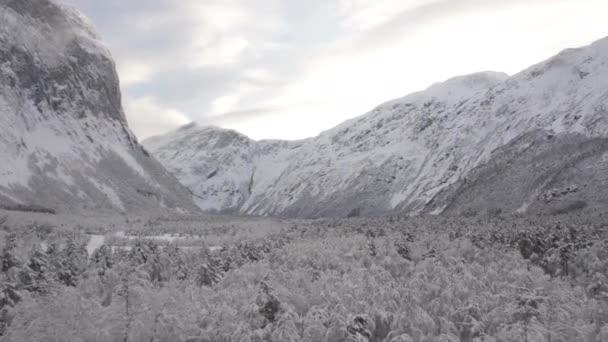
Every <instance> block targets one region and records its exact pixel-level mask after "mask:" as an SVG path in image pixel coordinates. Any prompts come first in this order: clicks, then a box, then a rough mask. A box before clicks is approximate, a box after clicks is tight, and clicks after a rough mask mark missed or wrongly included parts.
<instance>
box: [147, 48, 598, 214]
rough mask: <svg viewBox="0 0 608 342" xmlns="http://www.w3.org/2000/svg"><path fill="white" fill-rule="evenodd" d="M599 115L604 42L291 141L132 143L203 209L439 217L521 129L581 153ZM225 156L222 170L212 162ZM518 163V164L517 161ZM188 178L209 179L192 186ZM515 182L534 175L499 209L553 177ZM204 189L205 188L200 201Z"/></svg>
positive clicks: (192, 133)
mask: <svg viewBox="0 0 608 342" xmlns="http://www.w3.org/2000/svg"><path fill="white" fill-rule="evenodd" d="M607 110H608V40H607V39H604V40H601V41H598V42H596V43H594V44H593V45H591V46H588V47H585V48H581V49H571V50H566V51H564V52H562V53H560V54H559V55H557V56H555V57H553V58H551V59H549V60H547V61H545V62H543V63H540V64H538V65H535V66H533V67H531V68H529V69H527V70H525V71H523V72H521V73H519V74H517V75H514V76H512V77H507V76H506V75H503V74H498V73H487V72H486V73H479V74H474V75H469V76H464V77H457V78H454V79H451V80H448V81H446V82H444V83H440V84H436V85H434V86H432V87H430V88H429V89H427V90H425V91H422V92H419V93H415V94H411V95H408V96H406V97H404V98H401V99H398V100H394V101H391V102H388V103H386V104H383V105H381V106H379V107H378V108H376V109H374V110H373V111H372V112H370V113H368V114H366V115H363V116H361V117H359V118H355V119H353V120H349V121H347V122H345V123H343V124H342V125H340V126H338V127H336V128H333V129H331V130H328V131H326V132H323V133H322V134H320V135H319V136H317V137H315V138H311V139H307V140H303V141H299V142H279V141H261V142H255V141H252V140H250V139H247V138H246V137H243V136H241V135H238V134H236V133H234V132H233V133H234V134H235V135H237V136H239V138H238V141H241V142H245V143H243V146H246V147H243V146H241V145H239V144H231V143H228V144H226V145H225V146H230V148H225V147H224V146H221V147H217V146H216V147H213V146H212V145H211V144H208V143H207V140H208V139H209V136H211V135H214V134H219V133H218V132H222V130H218V129H213V128H197V127H195V126H189V127H188V128H187V129H185V130H179V131H177V132H173V133H170V134H169V135H167V136H163V137H156V138H154V139H152V140H149V141H146V142H144V144H145V145H147V146H148V147H149V149H150V150H151V151H152V153H153V154H155V155H156V156H157V157H158V158H159V160H160V161H161V162H162V163H163V164H164V165H166V166H167V167H168V168H169V169H170V170H172V171H173V172H175V171H176V170H179V172H176V174H177V175H178V178H180V180H182V181H183V180H184V179H188V182H185V184H186V185H187V186H189V187H190V188H191V189H192V190H193V191H194V193H195V194H196V195H197V196H198V195H200V197H202V198H204V201H205V202H207V203H216V204H217V203H221V205H219V206H216V207H213V208H210V207H205V206H203V208H204V209H206V210H217V211H233V212H240V213H246V214H260V215H286V216H297V217H311V216H346V215H349V214H363V215H366V214H381V213H387V212H407V213H420V212H427V213H441V212H443V211H444V210H446V212H449V211H450V210H455V209H454V208H457V207H459V203H460V202H461V201H465V199H466V201H469V200H470V197H466V196H457V194H460V193H461V192H462V191H460V190H459V189H463V188H462V187H464V186H465V184H469V185H470V184H471V179H469V178H467V177H469V176H470V175H471V176H474V175H478V174H483V172H480V170H479V169H480V168H482V167H484V165H493V162H496V161H497V160H495V161H493V158H495V155H500V153H498V154H496V153H494V154H493V153H492V152H493V151H497V149H499V148H502V147H505V146H507V145H508V144H509V143H511V142H513V141H515V140H516V139H519V138H522V137H523V136H525V135H526V134H529V133H531V132H535V131H549V132H550V133H547V134H549V135H552V136H556V140H555V141H559V142H561V141H565V142H566V143H564V144H566V145H568V143H567V142H568V141H574V142H575V143H574V145H573V147H571V149H570V151H571V153H573V154H577V153H579V151H578V150H577V148H579V145H580V146H581V147H580V148H581V149H584V148H585V147H583V145H584V146H586V145H585V144H586V143H587V142H586V141H587V140H592V142H590V144H592V145H593V144H595V143H596V142H594V140H593V139H596V138H602V137H604V136H605V135H606V132H607V130H606V129H607V128H608V112H607ZM185 131H188V132H189V133H188V134H185ZM543 134H544V133H543ZM562 136H564V137H562ZM570 136H576V137H578V138H572V139H573V140H570V138H568V137H570ZM577 139H578V140H577ZM583 140H584V141H583ZM169 142H171V143H169ZM600 145H601V143H600ZM184 146H187V148H184ZM539 146H540V145H539ZM505 148H508V147H505ZM543 148H544V147H543ZM185 151H187V152H185ZM557 151H559V149H558V150H557ZM176 153H187V154H188V155H190V156H192V157H191V158H180V157H179V154H178V155H177V156H176ZM536 153H542V151H541V150H538V151H535V152H533V153H532V154H536ZM581 153H582V152H581ZM552 155H554V156H558V155H559V153H557V152H554V153H553V154H552ZM236 156H238V161H235V160H234V159H232V160H231V161H232V162H234V163H233V164H231V163H224V162H223V161H224V160H226V158H237V157H236ZM524 159H525V158H524ZM235 165H238V166H235ZM497 165H498V164H497ZM546 165H547V167H551V165H553V162H549V161H548V162H547V164H546ZM520 167H522V168H528V167H529V165H527V164H525V163H524V162H523V159H522V164H520ZM598 167H601V165H599V166H598ZM195 170H204V172H203V173H202V174H206V175H207V176H208V175H212V176H213V177H210V178H208V179H204V177H200V175H197V173H196V172H195ZM503 170H505V168H500V171H503ZM531 170H533V169H531ZM475 177H477V176H475ZM521 177H523V178H525V179H528V178H530V177H541V178H542V177H545V179H543V180H539V181H537V182H531V183H534V184H536V185H538V187H537V188H526V189H523V190H525V191H523V190H522V191H521V193H519V194H517V195H513V198H512V199H511V200H510V201H512V202H513V203H512V204H509V206H507V207H505V208H504V209H505V211H512V212H515V211H517V210H519V211H522V210H524V209H522V208H527V206H526V205H525V203H528V202H530V198H531V196H533V194H535V193H543V192H544V191H545V190H546V189H545V187H547V186H550V184H551V183H552V182H551V180H552V179H553V178H554V177H556V174H550V173H547V174H546V175H545V176H542V175H538V174H536V171H534V172H530V173H527V174H522V176H521ZM486 178H487V177H486ZM467 180H468V183H467ZM521 180H522V179H520V181H521ZM193 183H196V187H192V184H193ZM529 183H530V182H529ZM531 183H530V184H531ZM236 184H238V186H236ZM477 184H479V187H477V188H476V190H475V191H474V192H467V193H475V194H477V195H479V196H481V197H480V198H488V197H491V194H494V197H498V198H500V197H501V196H502V195H501V194H500V193H498V194H497V193H494V191H498V190H499V188H493V187H492V186H490V185H491V184H490V183H489V182H488V181H480V182H478V183H477ZM245 185H246V186H245ZM209 189H214V190H213V191H211V192H206V193H203V192H204V191H206V190H209ZM236 197H238V200H226V198H233V199H234V198H236ZM496 204H497V205H498V206H499V207H500V206H502V205H503V203H496ZM480 205H481V206H483V205H484V204H483V203H481V204H480ZM591 206H594V205H591ZM450 208H452V209H450ZM499 209H500V208H499ZM530 210H533V211H541V212H542V211H543V210H544V209H543V210H541V209H540V207H537V206H531V207H530ZM552 210H558V209H555V208H554V209H552ZM455 211H457V212H459V211H460V209H459V210H455Z"/></svg>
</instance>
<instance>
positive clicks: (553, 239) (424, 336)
mask: <svg viewBox="0 0 608 342" xmlns="http://www.w3.org/2000/svg"><path fill="white" fill-rule="evenodd" d="M598 222H599V223H598ZM601 222H602V220H601V219H594V220H591V219H587V218H584V217H572V216H569V217H566V216H554V217H543V218H522V217H519V218H509V219H506V218H494V219H477V218H468V219H467V218H443V217H426V218H399V217H385V218H357V219H348V220H278V219H277V220H275V219H265V218H239V217H222V216H210V217H204V218H192V217H190V218H128V217H111V218H104V217H101V218H95V217H91V216H89V217H87V218H79V217H73V216H53V215H32V214H27V215H26V214H16V213H0V228H2V229H1V232H0V235H1V236H0V241H2V242H1V243H2V246H1V249H2V252H1V254H0V257H1V259H2V273H1V274H0V277H1V278H0V280H1V283H0V285H1V286H2V287H1V289H0V290H1V291H2V297H1V299H0V306H1V309H2V315H1V316H0V322H1V323H2V325H1V331H0V332H1V334H2V337H1V338H0V340H1V341H192V342H194V341H213V342H215V341H275V342H283V341H311V342H312V341H315V342H316V341H328V342H330V341H331V342H334V341H335V342H339V341H375V342H381V341H387V342H404V341H551V342H557V341H564V342H565V341H598V342H599V341H608V278H607V277H608V239H607V236H606V234H607V230H606V227H607V226H608V225H604V224H602V223H601ZM94 239H97V240H96V242H97V244H96V245H93V246H92V245H91V241H93V240H94ZM100 240H101V242H100ZM87 247H88V249H87Z"/></svg>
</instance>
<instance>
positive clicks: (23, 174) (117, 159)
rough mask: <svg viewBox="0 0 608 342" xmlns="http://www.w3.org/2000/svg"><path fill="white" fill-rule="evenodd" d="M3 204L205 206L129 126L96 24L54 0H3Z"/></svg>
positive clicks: (0, 151)
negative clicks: (196, 202) (194, 202)
mask: <svg viewBox="0 0 608 342" xmlns="http://www.w3.org/2000/svg"><path fill="white" fill-rule="evenodd" d="M0 208H20V209H42V208H45V209H52V210H56V211H69V212H82V211H86V210H95V211H102V212H103V211H104V210H107V211H125V212H134V211H149V210H156V211H158V210H159V209H161V208H162V209H167V210H171V211H175V210H178V211H198V208H197V207H196V206H195V205H194V204H193V203H192V201H191V196H190V194H189V193H188V191H187V189H185V188H184V187H183V186H182V185H181V184H180V183H179V182H178V181H177V180H176V179H175V177H174V176H172V175H171V174H169V173H168V172H167V171H166V170H165V169H164V168H163V167H162V166H161V165H160V164H159V163H158V162H157V161H156V160H155V159H153V158H152V157H151V156H150V155H149V154H148V153H147V152H146V151H145V150H144V149H143V147H142V146H141V145H139V144H138V142H137V140H136V138H135V136H134V135H133V134H132V133H131V131H130V130H129V128H128V127H127V122H126V120H125V114H124V112H123V109H122V105H121V95H120V89H119V82H118V77H117V75H116V71H115V66H114V62H113V60H112V58H111V56H110V54H109V52H108V51H107V49H106V48H105V47H104V46H103V44H102V43H101V42H100V40H99V37H98V36H97V34H96V33H95V31H94V29H93V28H92V27H91V25H90V24H89V22H88V21H87V20H86V19H85V18H83V17H82V16H81V15H80V14H79V13H78V12H76V11H75V10H73V9H71V8H68V7H65V6H63V5H59V4H57V3H55V2H54V1H51V0H0Z"/></svg>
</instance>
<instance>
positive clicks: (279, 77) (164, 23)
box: [64, 0, 608, 139]
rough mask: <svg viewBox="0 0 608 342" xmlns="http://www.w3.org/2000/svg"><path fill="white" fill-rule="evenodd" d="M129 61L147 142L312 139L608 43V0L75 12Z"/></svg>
mask: <svg viewBox="0 0 608 342" xmlns="http://www.w3.org/2000/svg"><path fill="white" fill-rule="evenodd" d="M64 1H66V2H68V3H72V4H74V5H75V6H76V7H77V8H79V9H80V10H81V11H82V12H84V13H85V14H86V15H87V16H89V17H91V19H92V20H93V22H94V23H95V24H96V25H97V27H98V29H99V31H100V32H101V34H102V36H103V37H104V39H105V41H106V42H107V44H108V46H109V48H110V49H111V51H112V52H113V54H114V57H115V59H116V61H117V65H118V70H119V74H120V77H121V84H122V89H123V93H124V96H123V101H124V104H125V110H126V114H127V117H128V118H129V122H130V124H131V128H132V129H133V131H134V132H135V133H136V134H137V135H138V137H139V138H140V139H143V138H146V137H149V136H151V135H155V134H161V133H165V132H168V131H170V130H172V129H175V128H177V127H178V126H180V125H183V124H185V123H188V122H189V121H196V122H198V123H199V124H201V125H217V126H222V127H226V128H232V129H236V130H239V131H241V132H243V133H245V134H247V135H249V136H250V137H252V138H256V139H268V138H273V139H278V138H280V139H299V138H304V137H309V136H313V135H316V134H318V133H320V132H321V131H323V130H326V129H328V128H331V127H332V126H334V125H337V124H339V123H340V122H342V121H344V120H346V119H349V118H352V117H354V116H358V115H361V114H363V113H365V112H367V111H368V110H370V109H372V108H373V107H374V106H376V105H378V104H380V103H382V102H385V101H387V100H391V99H393V98H396V97H401V96H404V95H406V94H408V93H411V92H413V91H417V90H421V89H424V88H426V87H427V86H429V85H430V84H432V83H435V82H438V81H442V80H445V79H448V78H450V77H453V76H458V75H463V74H468V73H473V72H477V71H485V70H494V71H503V72H506V73H509V74H513V73H516V72H518V71H520V70H522V69H524V68H526V67H528V66H530V65H532V64H535V63H537V62H540V61H542V60H543V59H546V58H548V57H550V56H552V55H554V54H556V53H558V52H559V51H560V50H563V49H565V48H570V47H578V46H582V45H587V44H589V43H591V42H592V41H594V40H597V39H601V38H603V37H605V36H606V35H608V26H606V21H605V13H608V2H606V1H605V0H576V1H573V0H309V1H301V0H255V1H254V0H179V1H178V0H130V1H122V0H105V1H99V0H64Z"/></svg>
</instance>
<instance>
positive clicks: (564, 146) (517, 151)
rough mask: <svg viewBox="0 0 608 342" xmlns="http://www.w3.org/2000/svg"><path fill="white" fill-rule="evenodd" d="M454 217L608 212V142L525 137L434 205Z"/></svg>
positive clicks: (540, 134) (548, 134) (544, 134)
mask: <svg viewBox="0 0 608 342" xmlns="http://www.w3.org/2000/svg"><path fill="white" fill-rule="evenodd" d="M434 203H441V204H442V205H444V206H445V205H446V204H447V206H446V207H445V210H444V211H443V213H445V214H449V215H464V216H477V215H490V216H493V215H500V214H503V213H533V214H567V213H572V212H580V211H583V210H585V211H590V212H601V211H605V209H606V208H607V207H608V138H589V137H588V136H585V135H583V134H579V133H561V134H557V135H556V134H555V132H553V131H543V130H536V131H532V132H530V133H526V134H523V135H521V136H520V137H518V138H516V139H514V140H513V141H512V142H510V143H508V144H507V145H505V146H502V147H500V148H498V149H497V150H495V151H494V152H493V153H492V157H491V158H490V160H489V161H488V162H487V163H484V164H482V165H480V166H478V167H476V168H475V169H473V170H472V171H471V172H469V173H468V174H467V175H466V177H464V178H463V179H461V180H459V181H458V182H456V183H455V184H453V185H451V186H450V187H447V188H446V189H444V190H443V191H442V192H441V193H440V194H439V195H438V196H437V197H436V198H435V199H434V200H433V202H432V203H431V204H430V205H429V206H428V210H431V211H432V210H434V209H435V208H434Z"/></svg>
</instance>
